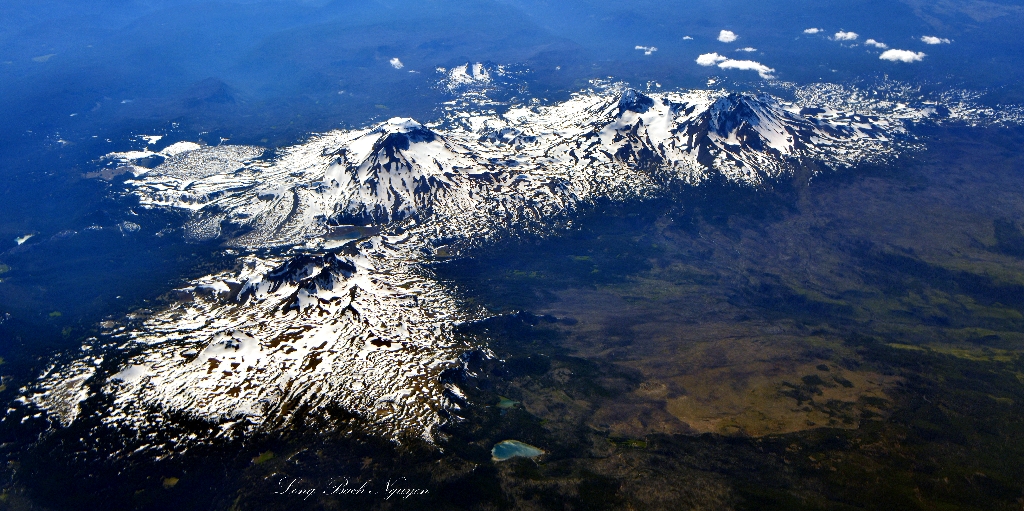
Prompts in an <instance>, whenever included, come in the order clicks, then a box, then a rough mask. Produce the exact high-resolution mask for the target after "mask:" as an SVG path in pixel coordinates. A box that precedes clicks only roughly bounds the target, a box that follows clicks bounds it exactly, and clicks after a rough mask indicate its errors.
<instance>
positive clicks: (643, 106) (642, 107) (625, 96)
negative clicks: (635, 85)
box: [619, 89, 654, 115]
mask: <svg viewBox="0 0 1024 511" xmlns="http://www.w3.org/2000/svg"><path fill="white" fill-rule="evenodd" d="M652 106H654V100H653V99H651V98H650V97H648V96H645V95H644V94H643V93H641V92H639V91H637V90H636V89H626V90H625V91H623V92H622V96H621V97H619V114H620V115H621V114H622V113H623V112H627V111H629V112H636V113H638V114H642V113H644V112H646V111H647V110H648V109H649V108H651V107H652Z"/></svg>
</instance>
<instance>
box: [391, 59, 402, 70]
mask: <svg viewBox="0 0 1024 511" xmlns="http://www.w3.org/2000/svg"><path fill="white" fill-rule="evenodd" d="M391 67H393V68H395V69H402V68H403V67H405V64H402V61H401V60H398V57H395V58H393V59H391Z"/></svg>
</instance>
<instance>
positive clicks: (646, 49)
mask: <svg viewBox="0 0 1024 511" xmlns="http://www.w3.org/2000/svg"><path fill="white" fill-rule="evenodd" d="M634 49H636V50H643V51H644V55H650V54H652V53H654V52H656V51H658V49H657V48H655V47H654V46H637V47H636V48H634Z"/></svg>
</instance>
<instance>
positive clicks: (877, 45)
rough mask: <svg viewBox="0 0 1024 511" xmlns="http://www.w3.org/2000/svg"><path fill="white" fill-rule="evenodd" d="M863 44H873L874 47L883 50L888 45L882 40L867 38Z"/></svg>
mask: <svg viewBox="0 0 1024 511" xmlns="http://www.w3.org/2000/svg"><path fill="white" fill-rule="evenodd" d="M864 44H866V45H868V46H874V47H875V48H881V49H883V50H884V49H886V48H888V47H889V45H887V44H885V43H882V42H878V41H876V40H874V39H868V40H867V41H864Z"/></svg>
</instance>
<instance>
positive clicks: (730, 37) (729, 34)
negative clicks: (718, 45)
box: [718, 30, 737, 43]
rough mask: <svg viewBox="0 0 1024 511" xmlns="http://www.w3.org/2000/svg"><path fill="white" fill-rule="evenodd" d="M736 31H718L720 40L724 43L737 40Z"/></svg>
mask: <svg viewBox="0 0 1024 511" xmlns="http://www.w3.org/2000/svg"><path fill="white" fill-rule="evenodd" d="M736 38H737V37H736V33H734V32H733V31H732V30H723V31H721V32H719V33H718V40H719V41H722V42H723V43H731V42H733V41H735V40H736Z"/></svg>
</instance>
